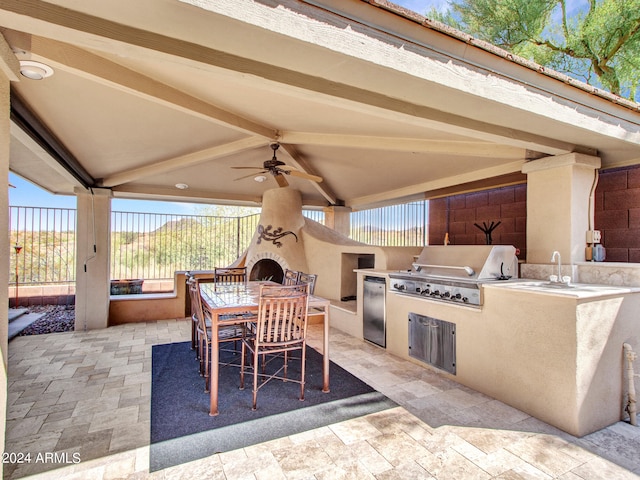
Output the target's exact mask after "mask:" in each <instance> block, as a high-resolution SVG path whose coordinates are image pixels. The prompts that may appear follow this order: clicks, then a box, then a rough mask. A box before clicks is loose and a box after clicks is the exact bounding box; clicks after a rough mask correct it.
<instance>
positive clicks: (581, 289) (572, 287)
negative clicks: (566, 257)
mask: <svg viewBox="0 0 640 480" xmlns="http://www.w3.org/2000/svg"><path fill="white" fill-rule="evenodd" d="M483 287H484V288H499V289H508V290H515V291H522V292H531V293H536V294H544V295H563V296H570V297H576V298H596V297H605V296H612V295H623V294H629V293H640V287H626V286H616V285H602V284H590V283H569V284H558V283H552V282H549V281H545V280H534V279H526V278H518V279H513V280H509V281H505V282H497V281H496V282H486V283H483Z"/></svg>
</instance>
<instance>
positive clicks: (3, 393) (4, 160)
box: [0, 35, 20, 476]
mask: <svg viewBox="0 0 640 480" xmlns="http://www.w3.org/2000/svg"><path fill="white" fill-rule="evenodd" d="M19 71H20V65H19V63H18V60H17V59H16V57H15V55H13V52H12V51H11V47H9V45H8V44H7V42H6V41H5V39H4V37H3V36H2V35H0V178H4V179H5V180H4V181H5V182H8V180H9V143H10V138H11V135H10V131H9V130H10V127H9V125H10V122H9V117H10V113H11V101H10V95H11V92H10V86H9V84H10V82H11V81H16V80H18V76H19ZM8 190H9V186H8V183H5V184H4V185H3V188H2V189H0V228H2V231H3V232H5V233H4V234H3V235H0V290H1V291H2V292H4V293H3V294H2V295H0V348H1V349H2V369H1V370H2V371H1V372H0V425H2V426H1V427H0V451H2V452H4V433H5V423H6V422H5V421H6V418H7V349H8V347H9V344H8V337H9V334H8V328H9V315H8V312H9V298H8V296H7V293H6V292H7V291H8V290H9V258H10V251H9V250H10V248H11V247H10V246H9V235H8V234H7V233H6V232H8V231H9V193H8ZM2 471H3V466H2V464H0V476H1V475H2Z"/></svg>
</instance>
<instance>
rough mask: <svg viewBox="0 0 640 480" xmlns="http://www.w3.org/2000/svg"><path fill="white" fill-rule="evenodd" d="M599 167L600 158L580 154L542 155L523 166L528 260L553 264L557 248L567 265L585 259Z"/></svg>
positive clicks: (528, 261) (532, 262)
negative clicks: (592, 192)
mask: <svg viewBox="0 0 640 480" xmlns="http://www.w3.org/2000/svg"><path fill="white" fill-rule="evenodd" d="M598 168H600V158H598V157H593V156H590V155H583V154H579V153H571V154H567V155H560V156H557V157H547V158H542V159H539V160H534V161H531V162H528V163H526V164H525V165H524V166H523V167H522V172H523V173H525V174H526V175H527V263H531V264H540V263H546V264H550V263H551V255H552V253H553V251H554V250H557V251H558V252H560V255H561V257H562V263H563V264H565V265H566V264H570V263H575V262H583V261H585V247H586V232H587V230H588V229H589V217H590V216H591V217H592V218H591V220H593V203H592V202H593V199H592V198H591V190H592V187H593V184H594V179H595V175H596V170H597V169H598ZM590 212H591V213H590ZM591 224H592V225H593V221H592V223H591Z"/></svg>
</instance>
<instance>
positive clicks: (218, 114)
mask: <svg viewBox="0 0 640 480" xmlns="http://www.w3.org/2000/svg"><path fill="white" fill-rule="evenodd" d="M29 48H30V49H31V54H32V55H37V56H39V57H42V58H43V59H45V61H46V63H47V64H50V65H51V66H53V67H55V68H58V69H64V70H67V71H69V72H72V73H73V74H74V75H77V76H79V77H82V78H86V79H89V80H91V81H95V82H97V83H99V84H102V85H106V86H109V87H111V88H116V89H118V90H120V91H124V92H125V93H128V94H130V95H135V96H138V97H141V98H144V99H146V100H150V101H153V102H155V103H159V104H162V105H164V106H167V107H169V108H173V109H176V110H179V111H181V112H184V113H187V114H190V115H195V116H197V117H199V118H202V119H204V120H208V121H213V122H215V123H217V124H220V125H224V126H228V127H230V128H232V129H235V130H238V131H241V132H243V133H249V134H252V135H260V136H262V137H265V138H268V139H273V138H274V137H275V134H276V132H275V130H273V129H271V128H268V127H266V126H264V125H260V124H257V123H255V122H252V121H250V120H248V119H246V118H243V117H242V116H240V115H237V114H235V113H233V112H230V111H227V110H224V109H222V108H219V107H217V106H215V105H212V104H210V103H207V102H204V101H202V100H201V99H199V98H195V97H193V96H191V95H187V94H186V93H184V92H182V91H180V90H178V89H176V88H173V87H171V86H169V85H166V84H165V83H162V82H160V81H158V80H155V79H153V78H149V77H147V76H145V75H142V74H140V73H138V72H136V71H134V70H131V69H129V68H126V67H123V66H122V65H119V64H118V63H115V62H112V61H110V60H108V59H106V58H104V57H101V56H99V55H96V54H94V53H91V52H89V51H87V50H84V49H82V48H78V47H75V46H73V45H69V44H68V43H64V42H59V41H55V40H50V39H46V38H42V37H38V36H33V37H32V38H31V43H30V46H29Z"/></svg>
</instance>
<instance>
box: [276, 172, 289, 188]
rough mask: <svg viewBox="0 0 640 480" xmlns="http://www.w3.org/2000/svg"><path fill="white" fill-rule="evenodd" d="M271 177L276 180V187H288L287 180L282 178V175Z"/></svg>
mask: <svg viewBox="0 0 640 480" xmlns="http://www.w3.org/2000/svg"><path fill="white" fill-rule="evenodd" d="M273 176H274V177H275V178H276V182H278V185H280V186H281V187H288V186H289V182H287V179H286V178H284V175H282V174H281V173H276V174H274V175H273Z"/></svg>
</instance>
